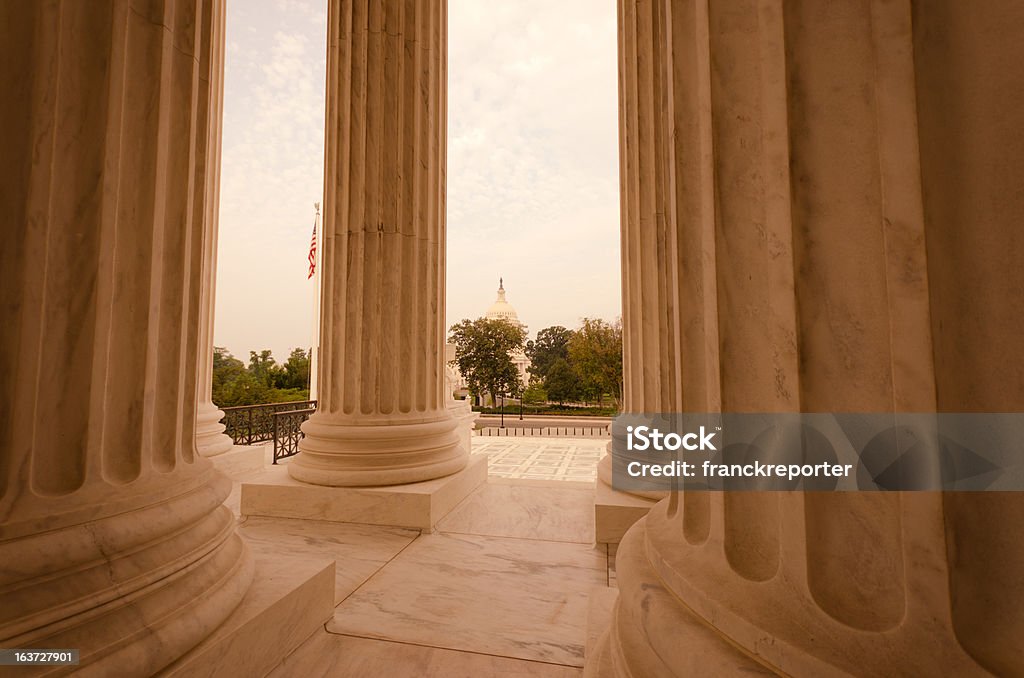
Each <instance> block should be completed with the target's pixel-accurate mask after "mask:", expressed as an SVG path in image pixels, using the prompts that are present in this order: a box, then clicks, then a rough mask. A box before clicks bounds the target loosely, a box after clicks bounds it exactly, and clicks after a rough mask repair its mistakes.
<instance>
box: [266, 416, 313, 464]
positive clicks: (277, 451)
mask: <svg viewBox="0 0 1024 678" xmlns="http://www.w3.org/2000/svg"><path fill="white" fill-rule="evenodd" d="M314 412H316V408H314V407H310V408H307V409H305V410H289V411H287V412H274V463H275V464H276V463H277V462H278V460H280V459H285V458H287V457H293V456H295V455H296V454H298V453H299V441H300V440H302V428H301V427H302V422H304V421H306V420H307V419H309V415H311V414H313V413H314Z"/></svg>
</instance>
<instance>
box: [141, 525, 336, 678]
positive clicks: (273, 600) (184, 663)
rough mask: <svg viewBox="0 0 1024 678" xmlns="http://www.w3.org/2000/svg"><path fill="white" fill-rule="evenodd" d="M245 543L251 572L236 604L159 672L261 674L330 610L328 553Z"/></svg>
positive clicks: (185, 677)
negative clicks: (250, 556) (252, 563)
mask: <svg viewBox="0 0 1024 678" xmlns="http://www.w3.org/2000/svg"><path fill="white" fill-rule="evenodd" d="M249 547H250V549H251V550H252V552H253V554H254V556H255V561H256V575H255V577H254V578H253V584H252V586H251V587H249V590H248V592H247V593H246V595H245V597H244V598H243V599H242V602H241V604H239V606H238V607H237V608H236V609H235V611H234V612H232V613H231V615H230V616H229V617H228V618H227V620H226V621H225V622H224V623H223V624H221V625H220V626H218V627H217V628H216V630H214V631H213V633H212V634H210V635H209V636H208V637H207V638H206V639H205V640H204V641H203V642H202V643H200V644H199V645H198V646H197V647H195V648H193V649H192V650H190V651H189V652H188V653H186V654H185V655H184V656H183V657H181V658H180V659H179V660H178V661H176V662H175V663H174V664H172V665H171V666H169V667H168V668H167V669H165V670H164V671H162V672H161V673H160V675H161V676H164V677H168V678H169V677H170V676H174V677H176V678H177V677H181V678H202V677H207V676H208V677H210V678H212V677H214V676H260V675H263V674H265V673H266V672H267V671H269V670H270V669H272V668H273V667H274V666H276V665H277V664H278V663H279V662H280V661H281V660H282V659H283V658H284V657H285V656H286V655H287V654H289V653H290V652H291V651H293V650H294V649H296V648H298V647H299V646H300V645H301V644H302V643H303V642H304V641H305V640H306V639H307V638H308V637H309V636H310V635H311V634H312V633H313V632H315V631H317V630H319V629H321V628H322V626H323V623H324V621H325V620H326V619H328V618H329V617H330V616H331V613H332V612H333V609H334V595H333V590H334V580H335V568H336V565H335V563H334V562H333V561H332V560H331V558H330V557H328V556H326V555H324V554H321V553H295V554H294V555H288V556H284V555H282V549H281V548H280V547H278V546H277V545H276V544H272V543H260V542H255V541H250V542H249Z"/></svg>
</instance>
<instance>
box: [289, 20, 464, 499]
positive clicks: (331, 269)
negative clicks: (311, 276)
mask: <svg viewBox="0 0 1024 678" xmlns="http://www.w3.org/2000/svg"><path fill="white" fill-rule="evenodd" d="M328 16H329V27H328V42H329V45H328V66H327V81H328V84H327V129H326V146H327V149H326V151H327V159H326V167H325V190H324V199H325V209H324V243H323V251H324V259H323V272H324V284H323V292H322V304H321V308H322V309H323V312H322V317H321V327H320V345H321V356H322V360H321V363H320V373H319V374H320V398H319V402H318V408H317V412H316V414H314V415H313V416H312V417H311V418H310V419H309V421H307V422H306V423H305V424H304V425H303V427H302V429H303V432H304V433H305V438H304V439H303V440H302V442H301V443H300V450H301V452H300V453H299V455H298V456H297V457H296V458H295V459H294V460H293V461H292V462H291V463H289V464H288V472H289V473H290V474H291V476H292V477H294V478H296V479H298V480H302V481H306V482H310V483H316V484H321V485H389V484H398V483H409V482H416V481H421V480H427V479H431V478H437V477H440V476H444V475H448V474H451V473H454V472H456V471H459V470H460V469H462V468H463V467H464V466H465V465H466V463H467V461H468V455H469V451H468V450H466V449H465V448H464V447H463V446H462V445H461V444H460V442H459V436H458V433H457V431H456V427H457V422H456V421H455V420H454V419H453V418H452V417H451V416H450V415H449V414H448V412H447V409H446V407H445V401H444V398H443V384H444V373H443V365H442V362H443V359H444V354H443V350H444V330H445V328H444V238H445V202H444V192H445V121H446V108H445V107H446V86H445V81H446V77H447V74H446V49H447V37H446V26H447V24H446V22H447V16H446V3H445V1H444V0H423V1H422V2H415V3H410V2H402V1H401V0H374V1H372V2H369V3H367V2H360V1H358V0H331V2H330V4H329V12H328Z"/></svg>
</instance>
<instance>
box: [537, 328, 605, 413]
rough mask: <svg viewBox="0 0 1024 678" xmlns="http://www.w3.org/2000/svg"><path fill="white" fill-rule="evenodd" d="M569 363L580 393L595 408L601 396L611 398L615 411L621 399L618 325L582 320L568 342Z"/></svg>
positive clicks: (601, 398)
mask: <svg viewBox="0 0 1024 678" xmlns="http://www.w3.org/2000/svg"><path fill="white" fill-rule="evenodd" d="M569 363H570V365H571V366H572V369H573V371H575V372H576V374H577V376H578V377H579V380H580V386H581V389H582V390H583V391H584V392H587V394H588V395H592V396H594V397H596V399H597V401H598V403H599V404H600V403H601V401H602V400H603V397H604V395H605V394H608V395H611V397H612V399H613V400H614V401H615V405H616V407H618V406H619V403H620V400H621V398H622V323H621V322H620V321H618V320H616V321H615V322H614V323H608V322H605V321H604V320H601V319H599V318H584V319H583V325H582V326H581V327H580V328H579V329H578V330H576V331H575V332H574V333H573V336H572V338H571V339H570V340H569ZM550 390H551V389H550V388H549V389H548V391H549V393H550Z"/></svg>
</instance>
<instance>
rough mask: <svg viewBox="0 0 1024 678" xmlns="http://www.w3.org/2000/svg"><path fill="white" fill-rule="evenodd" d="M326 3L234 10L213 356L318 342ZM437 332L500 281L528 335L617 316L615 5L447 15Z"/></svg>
mask: <svg viewBox="0 0 1024 678" xmlns="http://www.w3.org/2000/svg"><path fill="white" fill-rule="evenodd" d="M325 45H326V1H325V0H258V1H257V0H250V1H247V2H239V1H238V0H233V1H229V3H228V28H227V54H226V59H225V61H226V65H225V71H226V72H225V104H224V109H225V119H224V137H223V144H224V145H223V159H222V179H221V203H220V233H219V251H218V274H217V301H216V303H217V307H216V322H215V327H214V344H215V345H217V346H223V347H225V348H227V349H228V350H229V351H230V352H231V353H232V354H234V355H235V356H236V357H239V358H240V359H242V360H248V354H249V351H250V350H255V351H259V350H263V349H270V350H271V351H272V352H273V355H274V357H275V359H277V360H278V362H283V361H284V360H285V359H287V356H288V353H289V352H290V350H291V349H292V348H296V347H302V348H308V347H309V346H310V345H311V343H312V337H313V282H312V281H307V280H306V271H307V266H308V265H307V263H306V255H307V252H308V249H309V241H310V235H311V231H312V226H313V216H314V211H313V204H314V203H316V202H320V201H321V197H320V196H321V193H322V190H323V119H324V83H325V77H326V75H325V49H326V48H325ZM448 47H449V54H448V79H449V84H448V97H449V103H448V117H449V120H448V130H449V133H448V166H447V168H448V195H447V204H448V250H447V309H446V310H447V314H446V315H447V322H446V325H447V326H448V327H450V326H451V325H452V324H454V323H456V322H458V321H460V320H462V319H463V318H477V317H479V316H482V315H483V314H484V313H485V311H486V310H487V307H488V306H490V304H491V303H492V302H493V301H494V298H495V294H496V291H497V287H498V278H499V277H501V278H504V281H505V289H506V291H507V297H508V301H509V302H510V303H511V304H512V305H513V306H514V307H515V309H516V311H517V312H518V313H519V318H520V320H521V321H522V322H524V323H526V324H527V325H528V327H529V330H530V334H531V336H533V335H535V334H536V332H537V331H538V330H540V329H542V328H544V327H548V326H551V325H564V326H566V327H570V328H573V327H576V326H578V324H579V319H580V318H581V317H585V316H586V317H600V318H604V319H606V320H612V319H614V318H616V317H618V316H619V314H620V306H621V292H620V286H619V235H618V228H619V226H618V223H619V204H618V166H617V165H618V118H617V116H618V112H617V105H618V103H617V90H616V87H617V81H616V79H617V73H616V17H615V6H614V4H613V3H610V2H608V3H601V4H600V5H598V4H595V3H593V2H592V1H591V0H571V1H566V2H562V3H543V2H539V1H536V0H530V1H529V2H527V1H518V0H517V1H516V2H504V3H492V4H488V5H487V6H486V7H484V6H482V4H481V3H479V2H476V1H474V0H450V1H449V35H448Z"/></svg>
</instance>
